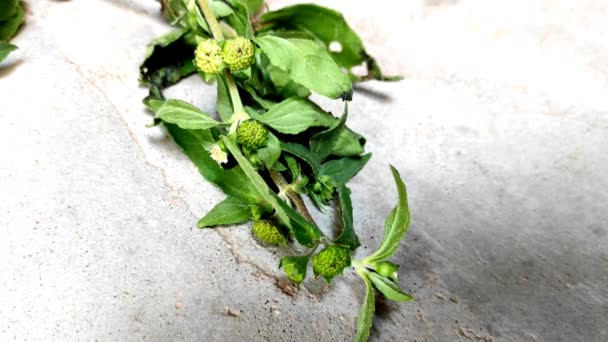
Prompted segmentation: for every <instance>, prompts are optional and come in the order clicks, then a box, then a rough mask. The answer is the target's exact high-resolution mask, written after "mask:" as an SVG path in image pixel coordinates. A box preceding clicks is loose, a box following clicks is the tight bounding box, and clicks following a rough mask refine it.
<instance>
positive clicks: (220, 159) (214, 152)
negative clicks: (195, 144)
mask: <svg viewBox="0 0 608 342" xmlns="http://www.w3.org/2000/svg"><path fill="white" fill-rule="evenodd" d="M209 153H210V154H211V158H213V160H215V161H216V162H217V163H218V164H226V163H227V162H228V154H227V153H226V152H224V150H222V148H221V147H220V146H219V145H217V144H215V145H213V147H211V150H209Z"/></svg>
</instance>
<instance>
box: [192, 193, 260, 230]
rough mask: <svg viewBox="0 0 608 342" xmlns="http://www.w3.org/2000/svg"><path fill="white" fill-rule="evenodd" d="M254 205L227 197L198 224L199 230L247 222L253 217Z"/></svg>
mask: <svg viewBox="0 0 608 342" xmlns="http://www.w3.org/2000/svg"><path fill="white" fill-rule="evenodd" d="M252 208H253V205H252V204H250V203H247V202H244V201H242V200H240V199H238V198H235V197H226V199H225V200H223V201H221V202H220V203H218V204H217V205H216V206H215V207H214V208H213V209H211V211H209V212H208V213H207V215H205V217H203V218H202V219H200V220H199V221H198V223H197V224H196V225H197V227H199V228H207V227H215V226H225V225H231V224H237V223H243V222H247V221H249V220H250V219H251V217H252Z"/></svg>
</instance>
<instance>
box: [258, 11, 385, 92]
mask: <svg viewBox="0 0 608 342" xmlns="http://www.w3.org/2000/svg"><path fill="white" fill-rule="evenodd" d="M261 20H262V23H264V24H266V27H267V28H268V29H270V30H288V31H289V30H298V31H301V32H305V33H306V34H308V35H311V36H313V37H314V38H315V39H316V40H319V41H322V42H323V43H324V45H325V47H326V48H327V49H328V50H329V48H330V45H331V44H332V43H333V44H339V47H340V49H339V51H330V54H331V56H332V57H333V58H334V60H335V61H336V62H337V63H338V64H339V65H340V66H342V67H344V68H346V69H348V70H350V69H351V68H352V67H354V66H358V65H361V64H363V63H366V65H367V71H368V75H367V76H366V77H364V79H378V80H394V78H391V77H386V76H384V75H382V71H381V70H380V68H379V66H378V63H376V61H375V59H374V58H373V57H372V56H370V55H369V54H368V53H367V52H366V51H365V48H364V46H363V43H362V42H361V38H359V36H358V35H357V33H355V31H353V30H352V29H351V28H350V27H349V26H348V23H347V22H346V20H344V17H343V16H342V14H341V13H340V12H337V11H334V10H332V9H329V8H325V7H321V6H318V5H313V4H302V5H295V6H290V7H285V8H282V9H280V10H278V11H273V12H268V13H265V14H264V15H263V16H262V18H261ZM351 76H352V77H353V78H355V79H356V80H361V79H359V78H357V77H356V76H354V75H352V73H351Z"/></svg>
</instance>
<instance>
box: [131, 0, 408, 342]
mask: <svg viewBox="0 0 608 342" xmlns="http://www.w3.org/2000/svg"><path fill="white" fill-rule="evenodd" d="M162 4H163V12H164V14H165V16H166V18H167V19H168V20H169V22H170V23H171V24H173V25H175V26H176V27H177V28H176V29H175V30H174V31H172V32H170V33H168V34H167V35H165V36H162V37H160V38H158V39H156V40H154V41H153V42H152V43H151V44H150V46H149V48H148V53H147V55H146V59H145V61H144V62H143V64H142V66H141V79H142V80H143V81H144V82H145V83H147V84H148V85H149V87H150V93H149V96H148V97H146V99H144V103H145V104H146V105H147V106H148V107H149V108H150V109H151V110H152V111H153V112H154V113H155V122H154V123H155V124H158V123H160V122H163V124H164V125H165V126H166V128H167V130H168V132H169V133H170V134H171V135H172V136H173V138H174V140H175V141H176V143H177V144H179V145H180V146H181V147H182V149H183V150H184V152H185V153H186V154H187V155H188V157H189V158H190V159H191V160H192V161H193V162H194V164H195V165H196V166H197V167H198V169H199V171H200V173H201V175H202V176H203V177H204V178H205V179H206V180H207V181H209V182H211V183H213V184H215V185H216V186H218V187H219V188H220V189H222V190H223V191H224V193H225V194H226V195H227V197H226V199H225V200H224V201H222V202H220V203H218V204H217V205H216V206H215V207H214V208H213V209H212V210H211V211H210V212H209V213H207V215H205V216H204V217H203V218H202V219H201V220H200V221H199V222H198V227H199V228H206V227H216V226H220V225H229V224H237V223H243V222H247V221H250V220H253V221H254V222H255V223H254V224H253V227H252V234H253V235H254V236H255V237H256V238H257V239H258V240H260V241H262V242H264V243H265V244H268V245H276V244H285V243H287V242H290V243H291V244H292V246H297V247H296V248H294V250H300V251H301V252H299V253H298V254H297V255H287V256H284V257H282V258H281V261H280V263H279V267H280V268H281V269H282V270H283V271H284V272H285V274H286V275H287V277H289V279H291V280H292V281H293V282H295V283H298V284H299V283H301V282H302V281H304V279H305V278H306V273H307V268H308V265H309V263H311V264H312V267H313V270H314V273H315V275H320V276H322V277H324V278H325V280H326V281H327V282H328V283H329V282H331V281H332V279H333V278H334V277H335V276H337V275H341V274H342V272H343V270H344V269H345V268H347V267H350V266H352V267H354V269H355V270H356V273H357V274H358V275H360V276H361V278H362V279H363V281H364V282H365V285H366V288H367V294H366V297H365V301H364V304H363V306H362V309H361V311H360V313H359V317H358V320H357V332H356V340H357V341H364V340H366V339H367V337H368V336H369V331H370V328H371V324H372V317H373V312H374V294H375V291H378V292H380V293H381V294H382V295H384V296H385V297H386V298H388V299H391V300H396V301H408V300H411V299H412V297H411V296H409V295H407V294H405V293H403V292H402V291H401V290H400V289H399V286H398V284H397V280H398V279H397V267H398V266H397V265H396V264H393V263H391V262H389V261H388V260H387V259H389V258H390V257H391V256H392V255H393V253H394V252H395V251H396V249H397V247H398V245H399V243H400V241H401V240H402V239H403V237H404V236H405V233H406V232H407V229H408V226H409V222H410V217H409V210H408V204H407V195H406V190H405V185H404V183H403V181H402V180H401V177H400V176H399V173H398V172H397V171H396V170H395V169H394V168H393V167H391V170H392V174H393V176H394V180H395V183H396V184H397V190H398V195H399V201H398V204H397V205H396V207H395V208H394V209H393V211H392V212H391V213H390V215H389V216H388V218H387V219H386V222H385V228H384V239H383V241H382V243H381V245H380V247H379V248H378V250H376V251H375V252H374V253H372V254H371V255H369V256H367V257H365V258H363V259H362V260H351V257H350V254H351V253H352V251H354V250H355V249H356V248H357V247H359V245H360V242H359V238H358V236H357V234H356V232H355V229H354V222H353V213H352V203H351V197H350V194H351V191H350V189H349V188H348V186H347V183H348V181H349V180H350V179H351V178H352V177H353V176H355V175H356V174H357V173H358V172H359V171H360V170H361V169H362V168H363V167H364V166H365V164H366V163H367V161H368V160H369V158H370V156H371V155H370V154H364V144H365V139H364V138H363V137H362V136H361V135H359V134H358V133H356V132H354V131H353V130H351V129H350V128H348V127H347V126H346V119H347V115H348V113H347V103H348V101H350V100H351V98H352V95H353V83H354V82H360V81H364V80H368V79H377V80H384V81H390V80H398V79H399V78H398V77H386V76H384V75H383V74H382V72H381V71H380V68H379V67H378V65H377V63H376V62H375V60H374V59H373V58H372V57H371V56H370V55H369V54H367V52H366V51H365V48H364V46H363V44H362V42H361V40H360V39H359V37H358V36H357V34H356V33H355V32H353V31H352V30H351V28H350V27H349V26H348V24H347V23H346V22H345V21H344V19H343V17H342V15H341V14H340V13H338V12H336V11H333V10H330V9H327V8H324V7H320V6H316V5H296V6H291V7H287V8H284V9H281V10H279V11H274V12H267V13H264V14H260V13H259V11H260V8H261V6H262V1H259V0H257V1H256V0H249V1H244V0H225V1H218V0H197V1H195V0H163V1H162ZM250 14H255V15H254V16H250ZM332 44H334V45H335V44H339V45H340V49H339V51H331V50H330V48H329V47H330V45H332ZM332 50H333V49H332ZM220 51H221V53H220ZM363 63H365V65H366V66H367V74H366V75H365V76H356V75H355V74H353V73H352V72H351V71H350V70H351V69H352V68H353V67H355V66H358V65H361V64H363ZM196 72H198V73H199V74H200V76H201V77H202V79H203V80H204V81H206V82H209V83H211V82H215V83H216V84H217V112H218V114H219V120H216V119H214V118H212V116H211V115H209V114H208V113H205V112H203V111H201V110H200V109H198V108H196V107H195V106H192V105H191V104H188V103H186V102H183V101H180V100H176V99H165V97H164V95H163V92H162V91H163V89H164V88H166V87H167V86H169V85H172V84H174V83H176V82H178V81H179V80H180V79H182V78H184V77H186V76H188V75H190V74H193V73H196ZM312 92H314V93H317V94H319V95H322V96H326V97H329V98H331V99H341V100H343V101H344V112H343V114H342V115H341V116H340V117H335V116H333V115H332V114H331V113H328V112H326V111H325V110H323V109H322V108H320V107H319V106H318V105H316V104H315V103H314V102H312V101H311V100H310V98H309V96H310V95H311V93H312ZM302 196H309V197H310V198H311V199H312V201H313V203H314V204H315V205H316V206H317V207H318V208H319V209H321V210H322V211H325V210H327V209H329V208H335V209H336V210H337V212H338V213H339V215H340V218H341V220H340V225H341V227H339V228H340V233H339V234H337V236H336V237H331V236H328V235H326V234H324V233H323V232H322V230H321V229H320V228H319V227H318V225H317V224H316V223H315V221H314V220H313V218H312V216H311V215H310V213H309V211H308V209H307V207H306V205H305V202H304V201H303V198H302ZM332 203H333V204H334V205H333V206H332ZM318 250H320V251H318Z"/></svg>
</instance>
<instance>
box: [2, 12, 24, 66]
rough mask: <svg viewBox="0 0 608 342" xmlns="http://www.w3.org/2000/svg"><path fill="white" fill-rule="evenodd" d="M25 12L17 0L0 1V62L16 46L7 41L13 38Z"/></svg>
mask: <svg viewBox="0 0 608 342" xmlns="http://www.w3.org/2000/svg"><path fill="white" fill-rule="evenodd" d="M24 17H25V12H24V11H23V8H22V7H21V5H20V4H19V0H2V1H0V62H2V61H3V60H4V59H5V58H6V57H7V56H8V55H9V54H10V53H11V52H13V51H15V50H16V49H17V47H16V46H15V45H13V44H10V43H9V42H8V41H9V40H11V38H13V36H14V35H15V34H17V31H18V30H19V27H21V25H22V24H23V20H24Z"/></svg>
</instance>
